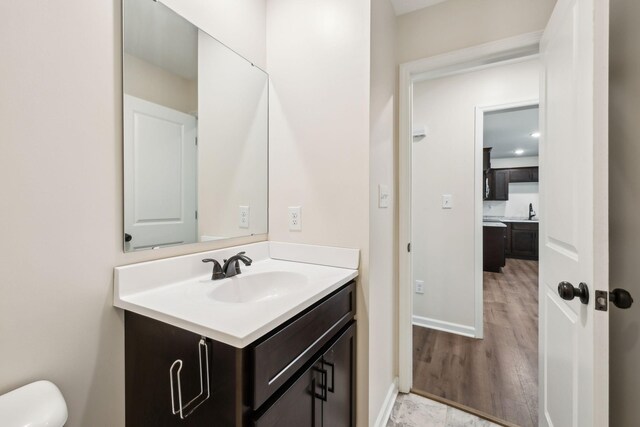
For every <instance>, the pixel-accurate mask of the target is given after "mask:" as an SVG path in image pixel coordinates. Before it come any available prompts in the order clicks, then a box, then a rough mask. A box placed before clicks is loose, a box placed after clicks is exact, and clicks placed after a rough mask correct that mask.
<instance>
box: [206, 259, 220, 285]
mask: <svg viewBox="0 0 640 427" xmlns="http://www.w3.org/2000/svg"><path fill="white" fill-rule="evenodd" d="M202 262H212V263H213V272H212V273H211V280H220V279H224V278H225V275H224V272H223V271H222V266H221V265H220V263H219V262H218V261H217V260H215V259H213V258H205V259H203V260H202Z"/></svg>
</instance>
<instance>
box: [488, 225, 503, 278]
mask: <svg viewBox="0 0 640 427" xmlns="http://www.w3.org/2000/svg"><path fill="white" fill-rule="evenodd" d="M498 224H500V223H498ZM501 225H502V224H501ZM506 238H507V227H505V226H487V225H485V226H484V227H482V245H483V246H482V249H483V257H482V266H483V270H484V271H493V272H500V269H501V268H502V267H504V266H505V241H506Z"/></svg>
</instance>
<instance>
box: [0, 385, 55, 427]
mask: <svg viewBox="0 0 640 427" xmlns="http://www.w3.org/2000/svg"><path fill="white" fill-rule="evenodd" d="M66 422H67V404H66V403H65V401H64V397H62V393H60V390H59V389H58V387H56V385H55V384H53V383H52V382H50V381H36V382H34V383H31V384H27V385H25V386H23V387H20V388H17V389H15V390H13V391H10V392H9V393H6V394H3V395H1V396H0V425H1V426H2V427H62V426H63V425H64V423H66Z"/></svg>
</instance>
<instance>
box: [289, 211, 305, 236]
mask: <svg viewBox="0 0 640 427" xmlns="http://www.w3.org/2000/svg"><path fill="white" fill-rule="evenodd" d="M301 211H302V209H301V208H300V206H290V207H289V230H290V231H300V230H302V212H301Z"/></svg>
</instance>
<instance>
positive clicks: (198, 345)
mask: <svg viewBox="0 0 640 427" xmlns="http://www.w3.org/2000/svg"><path fill="white" fill-rule="evenodd" d="M355 310H356V300H355V282H353V281H351V282H349V283H348V284H346V285H344V286H342V287H341V288H340V289H338V290H336V291H334V292H332V293H331V294H330V295H328V296H326V297H324V298H323V299H322V300H320V301H319V302H317V303H315V304H313V305H312V306H311V307H308V308H307V309H305V310H304V311H302V312H301V313H299V314H297V315H296V316H294V317H292V318H291V319H289V320H287V321H285V322H284V323H283V324H281V325H280V326H278V327H276V328H275V329H274V330H272V331H270V332H267V333H266V334H265V335H264V336H262V337H260V338H259V339H257V340H256V341H254V342H253V343H251V344H249V345H248V346H246V347H244V348H237V347H233V346H231V345H228V344H225V343H222V342H219V341H216V340H212V339H210V338H207V337H204V336H201V335H200V334H198V333H195V332H193V331H188V330H185V329H181V328H178V327H175V326H172V325H169V324H166V323H164V322H161V321H158V320H154V319H151V318H148V317H146V316H142V315H139V314H136V313H132V312H130V311H125V419H126V425H127V426H135V427H139V426H143V427H144V426H149V427H151V426H153V427H163V426H167V427H168V426H178V425H179V426H194V427H200V426H221V427H226V426H229V427H249V426H259V427H266V426H270V427H275V426H282V427H285V426H294V425H295V426H300V427H305V426H309V427H311V426H314V427H321V426H323V425H324V426H338V427H340V426H345V427H348V426H355V406H354V405H355V400H354V398H355V372H356V366H355V363H356V354H355V352H356V347H355V327H356V326H355V325H356V321H355V319H354V317H355ZM180 407H183V408H184V410H183V412H182V416H183V419H182V418H181V415H180V412H179V409H180ZM174 412H175V413H174Z"/></svg>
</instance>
